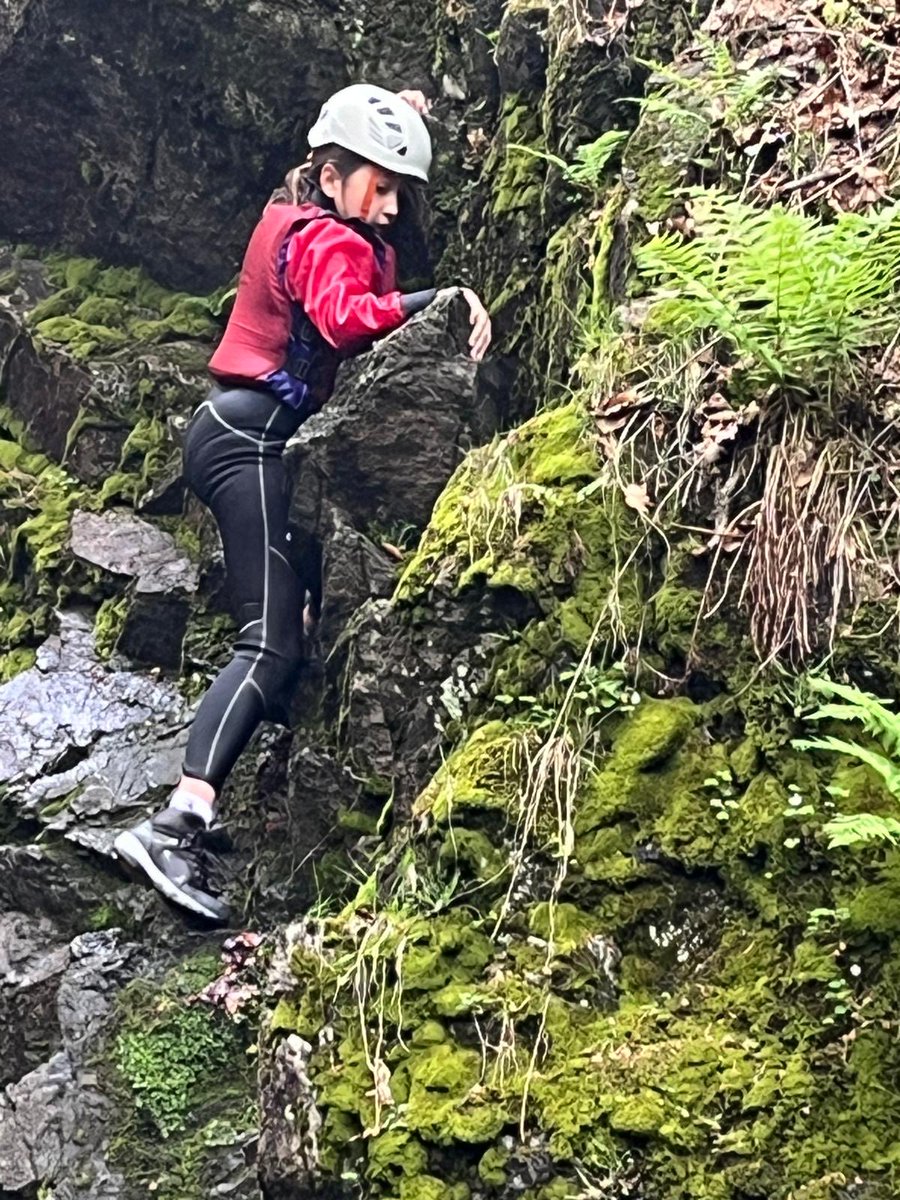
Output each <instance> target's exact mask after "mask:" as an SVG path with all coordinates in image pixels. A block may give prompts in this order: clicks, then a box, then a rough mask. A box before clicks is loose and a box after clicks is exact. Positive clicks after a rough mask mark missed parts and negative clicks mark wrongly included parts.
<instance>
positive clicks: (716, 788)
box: [703, 767, 738, 822]
mask: <svg viewBox="0 0 900 1200" xmlns="http://www.w3.org/2000/svg"><path fill="white" fill-rule="evenodd" d="M703 787H704V788H705V789H706V790H707V792H708V794H709V806H710V808H714V809H715V810H716V820H718V821H722V822H725V821H728V820H730V819H731V814H732V812H734V810H735V809H736V808H737V807H738V801H737V799H736V792H737V788H736V787H735V782H734V776H733V775H732V773H731V768H730V767H722V769H721V770H720V771H716V772H715V774H714V775H707V777H706V778H705V779H704V780H703Z"/></svg>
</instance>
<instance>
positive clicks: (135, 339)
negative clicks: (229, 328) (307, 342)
mask: <svg viewBox="0 0 900 1200" xmlns="http://www.w3.org/2000/svg"><path fill="white" fill-rule="evenodd" d="M46 266H47V272H48V275H49V277H50V278H51V279H52V280H53V281H54V282H56V283H57V284H59V285H60V287H59V290H58V291H57V292H54V293H53V294H52V295H50V296H48V297H47V299H46V300H42V301H41V302H40V304H38V305H36V306H35V308H33V309H32V310H31V312H30V313H29V314H28V320H29V325H30V326H31V328H32V329H33V330H34V333H35V335H36V336H37V337H38V338H39V339H43V340H44V341H47V342H52V343H56V344H59V345H63V346H65V347H66V349H67V350H68V352H69V353H70V354H71V355H72V356H73V357H74V358H75V359H76V360H77V361H79V362H86V361H88V360H89V359H91V358H93V357H95V356H97V355H108V354H110V353H114V352H115V351H117V350H120V349H122V348H124V347H125V346H127V345H148V344H153V343H157V342H167V341H172V340H174V339H178V338H199V339H202V340H204V341H206V340H209V339H210V338H212V336H213V335H214V334H215V331H216V328H217V322H216V319H215V316H214V313H215V312H216V311H217V310H218V306H219V303H220V297H219V295H218V293H217V294H216V295H215V296H213V297H205V296H189V295H186V294H185V293H184V292H169V291H167V290H166V289H165V288H163V287H161V286H160V285H159V284H158V283H156V282H155V281H154V280H152V279H150V277H149V276H148V275H146V274H145V273H144V272H143V271H142V270H141V269H140V268H139V267H106V268H103V267H102V265H101V264H100V263H99V262H98V261H97V260H96V259H87V258H72V259H68V258H64V257H62V256H59V255H50V256H49V257H48V258H47V259H46Z"/></svg>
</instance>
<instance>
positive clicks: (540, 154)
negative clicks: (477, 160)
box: [506, 129, 630, 189]
mask: <svg viewBox="0 0 900 1200" xmlns="http://www.w3.org/2000/svg"><path fill="white" fill-rule="evenodd" d="M629 132H630V131H629V130H627V129H607V131H606V132H605V133H601V135H600V136H599V137H598V138H596V139H595V140H594V141H593V142H586V143H585V144H584V145H583V146H579V147H578V149H577V150H576V151H575V161H574V162H571V163H568V162H566V160H565V159H564V158H560V157H559V155H558V154H550V153H548V152H547V151H546V150H535V149H534V147H533V146H523V145H522V144H521V143H520V142H510V143H509V145H508V146H507V147H506V148H507V150H515V151H517V152H519V153H521V154H530V155H531V156H532V158H543V159H544V160H545V161H546V162H550V163H553V165H554V166H555V167H559V169H560V171H562V173H563V175H564V176H565V178H566V179H567V180H568V181H569V182H570V183H574V184H577V185H578V186H579V187H585V188H591V189H594V188H596V187H597V186H598V184H599V183H600V181H601V179H602V176H603V172H604V170H605V169H606V164H607V163H608V162H609V161H610V159H611V158H612V156H613V155H614V154H615V153H616V151H617V150H618V149H619V147H620V146H621V145H622V143H623V142H624V141H626V139H627V138H628V136H629Z"/></svg>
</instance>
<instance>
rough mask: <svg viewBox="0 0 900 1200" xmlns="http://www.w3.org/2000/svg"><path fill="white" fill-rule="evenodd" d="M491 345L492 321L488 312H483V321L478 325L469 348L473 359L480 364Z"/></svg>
mask: <svg viewBox="0 0 900 1200" xmlns="http://www.w3.org/2000/svg"><path fill="white" fill-rule="evenodd" d="M490 344H491V319H490V317H489V316H488V315H487V313H486V312H483V314H482V319H481V320H479V322H478V324H477V325H476V327H475V329H474V331H473V333H472V336H471V338H470V339H469V346H470V348H471V355H472V358H474V359H475V361H476V362H480V361H481V360H482V358H484V356H485V354H486V353H487V349H488V347H489V346H490Z"/></svg>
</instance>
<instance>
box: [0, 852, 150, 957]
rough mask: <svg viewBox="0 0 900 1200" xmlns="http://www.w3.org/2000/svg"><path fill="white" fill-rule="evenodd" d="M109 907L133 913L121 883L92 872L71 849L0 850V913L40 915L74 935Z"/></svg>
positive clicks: (124, 887) (127, 894)
mask: <svg viewBox="0 0 900 1200" xmlns="http://www.w3.org/2000/svg"><path fill="white" fill-rule="evenodd" d="M113 909H116V910H119V911H121V912H123V913H125V912H128V911H131V910H134V909H135V905H134V903H133V902H130V896H129V891H128V888H127V886H126V885H125V883H124V881H119V883H118V886H117V885H116V883H114V882H113V881H112V880H111V879H110V877H109V876H108V875H106V874H105V873H103V872H101V871H98V870H94V869H92V867H91V866H90V865H89V864H88V863H87V862H86V861H85V858H84V856H83V855H80V854H79V853H78V851H77V850H76V848H75V847H74V846H71V845H67V844H65V843H56V844H54V845H52V846H46V845H40V846H14V845H7V846H0V911H3V912H27V913H31V914H35V913H41V914H43V915H45V916H48V917H50V918H52V920H53V922H54V924H55V925H56V926H57V927H58V928H59V929H61V930H63V931H64V932H65V933H66V935H67V936H74V935H75V934H76V933H78V932H79V931H80V930H83V929H84V927H85V925H86V924H88V923H89V922H90V920H91V916H92V914H96V913H101V912H105V911H112V910H113Z"/></svg>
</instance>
